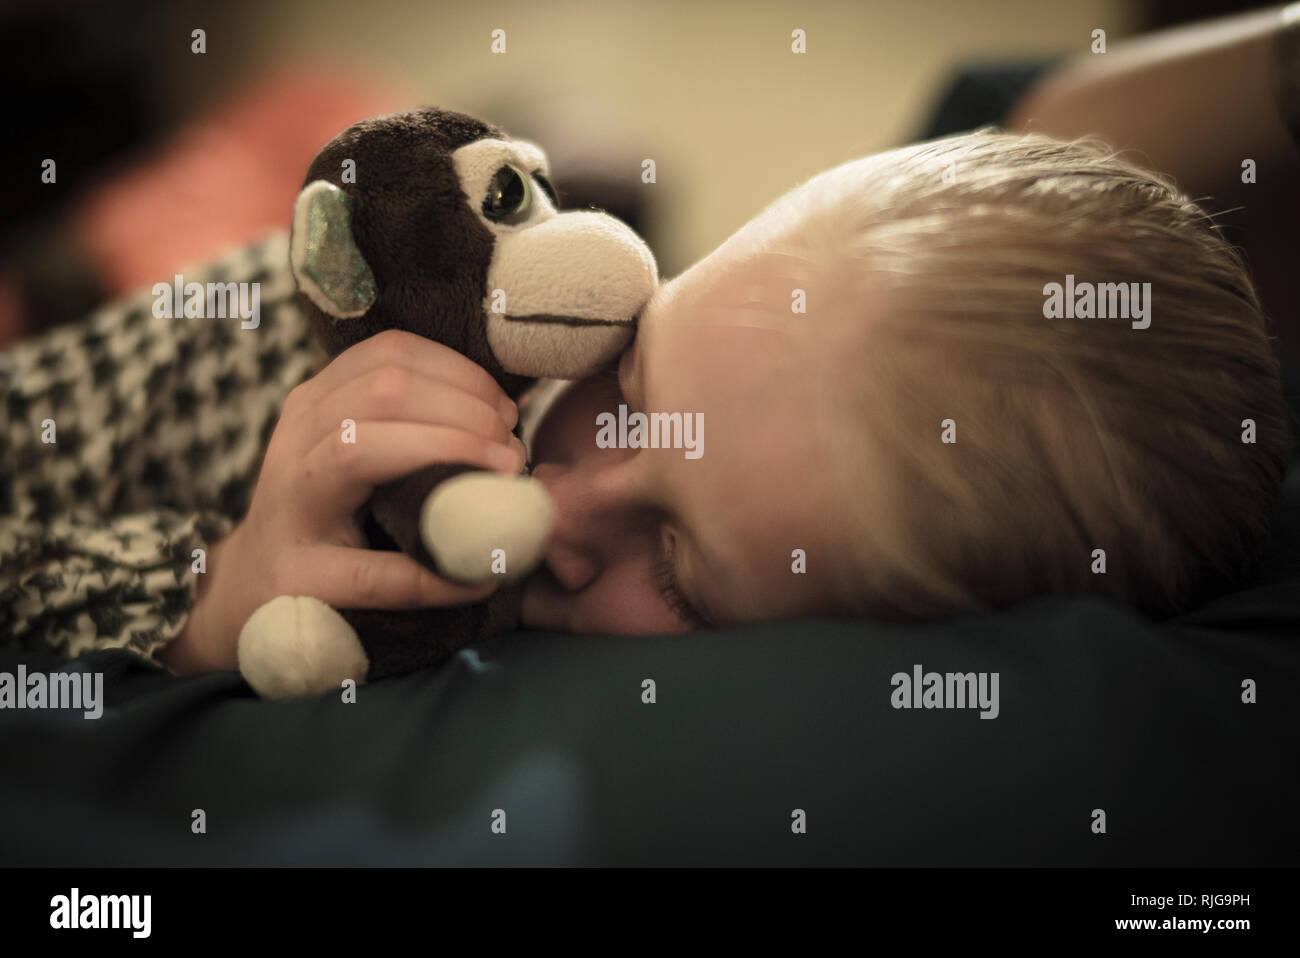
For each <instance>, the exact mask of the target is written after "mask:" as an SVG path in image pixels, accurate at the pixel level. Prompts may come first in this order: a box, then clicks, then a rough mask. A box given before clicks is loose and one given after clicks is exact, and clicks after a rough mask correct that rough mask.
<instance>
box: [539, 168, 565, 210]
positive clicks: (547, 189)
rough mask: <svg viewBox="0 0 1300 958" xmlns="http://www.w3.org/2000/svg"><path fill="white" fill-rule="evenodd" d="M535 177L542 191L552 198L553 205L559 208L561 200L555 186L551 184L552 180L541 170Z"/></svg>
mask: <svg viewBox="0 0 1300 958" xmlns="http://www.w3.org/2000/svg"><path fill="white" fill-rule="evenodd" d="M533 179H534V180H536V181H537V185H538V186H540V187H541V188H542V192H543V193H545V194H546V195H547V196H549V197H550V198H551V205H552V206H554V207H555V208H556V209H557V210H558V209H559V208H560V200H559V197H557V196H556V195H555V187H553V186H552V185H551V181H550V180H548V179H547V178H546V177H544V176H542V173H541V171H540V170H538V171H537V172H536V173H534V174H533Z"/></svg>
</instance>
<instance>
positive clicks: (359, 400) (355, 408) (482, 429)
mask: <svg viewBox="0 0 1300 958" xmlns="http://www.w3.org/2000/svg"><path fill="white" fill-rule="evenodd" d="M344 419H351V420H353V421H354V422H360V421H362V420H369V421H374V422H422V423H428V424H429V425H437V426H452V427H454V428H456V429H464V430H466V431H467V432H472V433H474V434H475V435H477V436H482V437H483V438H484V439H490V440H492V441H493V442H498V443H504V444H506V445H510V444H511V442H510V438H511V432H510V424H508V423H507V421H506V420H505V419H503V418H502V416H501V411H500V410H499V409H498V408H497V407H495V406H492V405H489V404H488V403H486V402H484V401H483V400H482V399H480V398H479V397H478V396H476V395H474V394H473V393H468V392H465V391H464V390H463V389H460V388H458V387H456V386H453V385H451V384H450V383H448V382H446V381H444V380H441V379H435V378H432V377H429V376H426V375H424V374H423V373H422V372H418V371H416V370H411V369H395V368H392V367H386V368H379V369H372V370H369V371H368V372H365V373H362V374H361V375H359V376H357V377H356V378H355V379H351V380H349V381H347V382H345V383H343V384H342V385H341V386H339V387H338V388H337V389H335V390H334V391H332V392H330V393H328V394H326V395H324V396H323V397H322V398H321V399H320V401H319V402H317V403H316V405H314V406H313V407H312V408H310V409H308V410H306V411H304V412H301V413H299V414H298V416H297V417H296V418H295V419H294V420H292V421H291V422H290V423H289V424H288V425H287V426H286V428H288V429H291V430H292V432H291V434H290V435H289V436H288V437H287V439H288V441H289V444H290V445H291V446H292V447H293V448H294V449H297V450H299V451H301V452H306V451H307V450H309V449H311V448H312V447H313V446H315V445H316V443H317V442H319V441H320V439H321V437H322V436H324V435H327V434H337V433H338V432H339V429H340V424H341V423H342V422H343V420H344Z"/></svg>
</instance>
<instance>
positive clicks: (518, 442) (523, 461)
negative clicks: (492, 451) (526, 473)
mask: <svg viewBox="0 0 1300 958" xmlns="http://www.w3.org/2000/svg"><path fill="white" fill-rule="evenodd" d="M510 438H511V439H513V440H514V442H513V443H512V445H513V446H514V447H515V451H516V452H517V453H519V471H522V470H523V468H524V466H526V465H528V450H527V449H526V448H525V447H524V441H523V440H522V439H520V438H519V437H518V436H511V437H510Z"/></svg>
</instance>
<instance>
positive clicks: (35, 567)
mask: <svg viewBox="0 0 1300 958" xmlns="http://www.w3.org/2000/svg"><path fill="white" fill-rule="evenodd" d="M180 275H181V281H180V286H181V288H182V291H184V290H185V288H186V284H189V283H192V282H195V283H199V284H201V285H202V286H203V287H204V288H205V289H206V288H207V286H208V284H217V283H220V284H223V285H225V284H231V283H233V284H236V285H235V286H233V287H228V288H229V289H230V290H231V291H232V292H233V291H235V290H238V289H240V288H241V287H239V285H238V284H249V285H248V286H246V287H243V288H242V289H243V290H244V291H245V292H247V293H248V295H247V296H246V298H245V300H244V303H246V304H251V303H257V305H258V309H257V310H256V311H252V316H251V318H244V317H242V316H241V315H240V314H239V313H238V312H236V311H234V310H233V309H231V310H229V311H228V312H230V313H232V314H233V315H230V316H228V317H225V318H223V317H221V316H220V315H216V316H213V315H211V312H213V311H212V310H209V311H208V312H209V314H208V315H205V316H203V317H199V316H191V317H186V316H184V315H183V313H184V310H183V309H182V311H181V312H182V315H180V316H173V315H171V313H172V312H174V310H173V309H169V308H168V307H167V306H166V305H163V304H162V303H161V298H162V297H166V298H167V299H169V300H172V301H173V302H175V299H174V298H173V294H172V292H170V290H171V288H172V287H173V285H174V277H167V278H166V279H165V281H164V283H165V285H166V287H167V288H168V290H169V291H168V292H165V293H164V292H163V291H162V287H161V286H160V287H155V288H154V289H151V290H148V291H143V292H141V293H140V294H139V295H136V296H133V297H129V298H127V299H124V300H122V301H120V302H117V303H114V304H111V305H109V306H106V307H105V308H103V309H101V310H99V311H98V312H96V313H95V314H93V315H92V316H91V317H89V318H88V319H87V320H85V321H84V322H82V323H78V324H76V325H73V326H68V327H61V328H57V329H54V330H52V331H51V332H49V333H47V334H46V335H44V336H41V337H39V338H36V339H32V340H29V341H24V342H22V343H20V344H19V345H18V346H17V347H15V348H14V349H13V350H11V351H10V352H9V353H8V354H4V355H0V415H3V419H2V420H0V462H3V468H2V469H0V636H7V637H8V638H9V641H11V642H16V643H19V644H22V645H27V646H33V645H44V646H49V647H53V648H55V649H56V650H58V651H59V652H60V653H61V654H64V655H66V656H68V657H72V656H76V655H80V654H82V653H85V652H88V651H91V650H94V649H100V648H125V649H128V650H130V651H133V652H135V653H137V654H139V655H141V656H143V657H144V658H146V659H149V660H152V661H156V659H155V655H156V653H157V652H158V650H160V649H161V648H162V647H163V646H164V645H166V643H167V642H169V641H170V640H171V639H173V638H175V637H176V636H177V635H178V634H180V632H181V630H182V629H183V628H184V625H185V621H186V618H187V616H188V613H189V609H190V607H191V606H192V604H193V600H194V594H195V586H196V583H197V577H198V576H199V575H202V574H204V572H205V570H206V551H207V548H208V546H209V545H211V544H212V543H213V542H215V541H217V540H218V539H220V538H221V537H222V536H224V535H225V533H226V532H228V531H229V530H230V529H231V528H232V527H233V526H234V524H235V523H236V522H237V521H238V520H239V518H241V517H242V516H243V514H244V512H245V511H246V510H247V506H248V500H249V497H250V496H251V494H252V489H253V486H254V485H255V483H256V479H257V470H258V467H259V465H260V462H261V458H262V455H263V453H264V451H265V446H266V442H267V441H268V440H269V438H270V435H271V431H272V430H273V428H274V426H275V422H276V419H277V417H278V415H279V409H280V405H281V404H282V402H283V401H284V397H285V396H286V395H287V394H288V392H289V390H291V389H292V388H293V387H294V386H295V385H297V384H298V383H300V382H302V381H303V380H305V379H307V378H309V377H310V376H311V375H313V374H314V373H315V372H316V371H317V370H318V369H319V368H320V366H321V365H323V362H324V357H323V355H322V354H321V352H320V350H319V348H318V347H317V346H316V345H315V343H314V340H313V339H312V337H311V334H310V331H309V329H308V327H307V323H306V320H305V318H304V316H303V314H302V311H301V310H300V309H299V308H298V306H297V305H296V303H295V302H294V298H293V292H294V287H293V279H292V276H291V275H290V273H289V268H288V243H287V238H286V237H285V236H283V235H276V236H274V237H271V238H269V239H267V240H265V241H263V242H260V243H256V244H253V245H251V246H249V247H246V248H243V249H240V250H238V251H236V252H234V253H232V254H231V255H229V256H226V257H225V258H223V259H221V260H219V261H217V262H215V263H212V264H208V265H206V266H204V267H202V268H195V269H192V270H182V271H181V274H180ZM252 284H256V289H257V291H258V293H257V294H256V297H254V294H253V293H252V290H253V288H254V287H253V286H252ZM155 290H156V291H155ZM180 298H181V300H182V302H183V300H184V297H183V296H182V297H180ZM216 312H217V313H218V314H220V313H221V312H227V310H216ZM245 312H249V311H248V310H245Z"/></svg>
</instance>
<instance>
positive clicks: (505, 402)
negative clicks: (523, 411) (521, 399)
mask: <svg viewBox="0 0 1300 958" xmlns="http://www.w3.org/2000/svg"><path fill="white" fill-rule="evenodd" d="M499 405H500V409H501V418H502V419H504V420H505V421H506V425H507V426H509V427H510V428H511V429H514V428H515V424H516V423H517V422H519V407H518V406H516V405H515V403H514V400H512V399H511V398H510V397H509V396H502V397H501V402H500V404H499Z"/></svg>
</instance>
